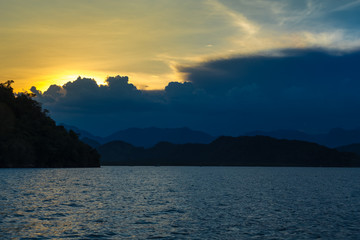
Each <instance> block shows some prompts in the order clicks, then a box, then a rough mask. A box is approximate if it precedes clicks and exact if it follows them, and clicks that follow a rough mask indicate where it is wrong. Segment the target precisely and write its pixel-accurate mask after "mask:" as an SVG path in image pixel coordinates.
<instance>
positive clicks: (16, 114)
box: [0, 80, 99, 167]
mask: <svg viewBox="0 0 360 240" xmlns="http://www.w3.org/2000/svg"><path fill="white" fill-rule="evenodd" d="M13 83H14V81H12V80H9V81H7V82H5V83H0V167H96V166H99V154H98V153H97V152H96V150H95V149H92V148H91V147H90V146H88V145H87V144H85V143H83V142H81V141H80V140H79V139H78V137H77V135H76V134H75V133H74V132H68V131H66V130H65V128H64V127H62V126H56V123H55V121H54V120H52V119H51V118H50V116H49V112H48V111H47V110H43V109H42V107H41V104H40V103H39V102H37V101H35V100H34V99H32V98H33V97H34V96H35V95H34V94H29V93H27V92H24V93H19V94H14V92H13V88H12V87H11V84H13Z"/></svg>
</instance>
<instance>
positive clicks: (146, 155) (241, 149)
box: [98, 136, 360, 167]
mask: <svg viewBox="0 0 360 240" xmlns="http://www.w3.org/2000/svg"><path fill="white" fill-rule="evenodd" d="M98 151H99V153H100V155H101V163H102V165H133V166H148V165H153V166H302V167H359V166H360V157H359V156H358V155H356V154H354V153H342V152H338V151H337V150H335V149H330V148H327V147H324V146H321V145H318V144H316V143H309V142H304V141H297V140H279V139H275V138H271V137H264V136H256V137H248V136H243V137H237V138H236V137H220V138H218V139H216V140H215V141H213V142H211V143H210V144H190V143H189V144H172V143H168V142H161V143H158V144H156V145H155V146H154V147H152V148H148V149H145V148H143V147H134V146H132V145H131V144H128V143H125V142H122V141H113V142H109V143H106V144H104V145H102V146H100V147H99V148H98Z"/></svg>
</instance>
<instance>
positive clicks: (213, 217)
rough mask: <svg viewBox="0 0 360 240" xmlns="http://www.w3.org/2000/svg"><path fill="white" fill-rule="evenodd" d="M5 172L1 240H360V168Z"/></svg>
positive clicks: (0, 209) (0, 210)
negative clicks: (319, 239)
mask: <svg viewBox="0 0 360 240" xmlns="http://www.w3.org/2000/svg"><path fill="white" fill-rule="evenodd" d="M0 171H1V173H0V187H1V196H0V239H57V238H59V239H318V238H321V239H360V227H359V222H360V169H337V168H242V167H233V168H229V167H156V168H155V167H103V168H100V169H0Z"/></svg>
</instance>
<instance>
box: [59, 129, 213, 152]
mask: <svg viewBox="0 0 360 240" xmlns="http://www.w3.org/2000/svg"><path fill="white" fill-rule="evenodd" d="M62 125H63V126H64V127H65V128H67V129H69V130H73V131H74V132H76V133H77V134H78V135H79V136H80V139H81V140H82V141H84V142H86V143H88V144H89V145H91V146H92V147H98V146H99V144H105V143H108V142H112V141H124V142H127V143H130V144H132V145H134V146H137V147H145V148H149V147H153V146H155V145H156V144H157V143H159V142H171V143H174V144H185V143H210V142H211V141H213V140H214V139H215V137H213V136H211V135H209V134H207V133H205V132H201V131H195V130H192V129H189V128H185V127H184V128H156V127H151V128H128V129H125V130H120V131H117V132H115V133H113V134H111V135H109V136H107V137H98V136H94V135H92V134H91V133H89V132H87V131H85V130H81V129H79V128H77V127H74V126H70V125H66V124H62Z"/></svg>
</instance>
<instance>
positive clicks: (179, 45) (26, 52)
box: [0, 0, 360, 134]
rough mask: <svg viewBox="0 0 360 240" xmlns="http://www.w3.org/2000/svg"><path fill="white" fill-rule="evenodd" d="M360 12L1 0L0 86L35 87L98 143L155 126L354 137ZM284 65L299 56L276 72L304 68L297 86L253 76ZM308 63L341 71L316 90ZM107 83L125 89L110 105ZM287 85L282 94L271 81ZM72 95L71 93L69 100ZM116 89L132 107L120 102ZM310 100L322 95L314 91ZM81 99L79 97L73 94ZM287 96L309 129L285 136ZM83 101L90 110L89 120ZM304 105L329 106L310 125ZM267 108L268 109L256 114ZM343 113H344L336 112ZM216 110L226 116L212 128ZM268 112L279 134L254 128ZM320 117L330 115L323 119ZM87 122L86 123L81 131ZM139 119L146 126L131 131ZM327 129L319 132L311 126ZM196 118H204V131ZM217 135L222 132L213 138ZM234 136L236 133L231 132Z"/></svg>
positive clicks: (291, 3) (339, 4)
mask: <svg viewBox="0 0 360 240" xmlns="http://www.w3.org/2000/svg"><path fill="white" fill-rule="evenodd" d="M359 13H360V1H358V0H349V1H347V0H344V1H338V0H326V1H316V0H307V1H306V0H301V1H299V0H287V1H281V0H277V1H276V0H273V1H271V0H252V1H248V0H198V1H194V0H171V1H170V0H132V1H125V0H124V1H122V0H101V1H100V0H76V1H74V0H51V1H45V0H0V23H1V24H0V41H1V45H0V81H1V82H4V81H6V80H10V79H12V80H14V81H15V84H14V88H15V91H29V89H30V88H31V87H32V86H35V87H36V89H35V88H33V91H34V92H36V93H37V94H38V99H39V101H42V103H43V104H44V107H46V108H48V109H49V110H50V112H51V114H52V116H53V117H54V118H55V120H57V121H59V122H65V123H69V124H75V125H77V126H79V127H83V128H85V129H87V130H91V129H93V130H94V128H95V126H99V125H103V126H102V127H98V128H97V129H95V130H94V132H96V133H97V134H100V133H105V132H111V131H113V130H119V129H124V128H126V127H146V126H154V125H161V126H163V125H164V126H166V127H178V126H189V127H193V128H197V129H201V130H206V131H210V132H213V133H229V132H231V131H235V132H242V131H246V130H254V129H274V128H281V127H282V126H283V127H285V128H296V129H304V130H314V131H317V130H319V131H320V130H324V129H326V128H330V127H331V126H333V127H335V126H340V127H360V124H359V125H357V126H356V123H357V122H359V120H360V116H359V114H355V113H352V112H353V111H351V110H350V107H355V106H358V104H359V103H360V100H359V99H358V98H357V97H356V94H355V92H354V91H355V90H354V89H356V90H360V89H359V88H358V87H359V86H360V84H359V83H358V81H359V80H360V77H359V74H358V70H356V66H355V65H354V64H352V63H354V62H356V61H357V60H359V57H358V49H359V47H360V28H359V26H360V14H359ZM319 55H321V56H319ZM289 56H298V59H299V63H298V62H296V61H297V60H295V61H294V62H293V61H292V60H290V61H286V64H287V63H289V62H290V63H289V64H290V65H289V66H288V69H295V70H294V71H295V72H296V71H297V70H296V67H295V66H297V67H299V68H302V65H301V64H303V63H305V65H304V66H306V68H302V69H303V70H302V71H303V72H304V74H303V75H302V77H303V79H297V77H298V76H299V75H296V74H293V75H292V74H290V75H289V73H288V72H281V70H280V72H279V69H280V68H281V67H280V65H277V64H275V65H271V64H270V65H271V66H274V71H275V70H276V71H277V74H275V73H273V72H271V73H269V74H266V75H261V74H257V73H259V72H264V73H266V72H267V71H269V69H263V67H264V66H265V65H267V66H270V65H269V61H270V62H274V61H275V62H277V61H278V60H279V59H287V58H289ZM312 56H316V57H315V59H317V61H314V62H313V64H314V65H316V64H318V63H319V61H320V63H323V64H322V65H321V66H322V67H324V68H325V69H323V71H325V70H326V68H328V67H331V66H333V67H334V66H335V68H338V70H339V71H336V72H331V73H330V72H327V73H324V76H323V77H326V78H328V79H327V81H325V80H324V79H319V78H321V74H320V72H316V71H317V70H319V69H318V68H316V67H314V68H313V69H311V66H314V65H306V64H307V63H309V62H311V61H312V60H313V59H314V58H313V57H312ZM295 58H296V57H295ZM264 59H265V60H264ZM290 59H292V58H290ZM307 59H310V60H309V61H307ZM328 59H332V60H329V61H328ZM262 60H264V61H265V62H263V61H262ZM305 60H306V61H305ZM318 60H319V61H318ZM244 62H246V64H244ZM264 64H265V65H264ZM286 64H285V65H286ZM299 64H300V65H301V66H300V65H299ZM244 66H248V67H247V68H245V67H244ZM282 66H284V65H282ZM254 68H256V70H254ZM239 69H241V71H240V70H239ZM309 69H311V70H309ZM333 70H334V69H333ZM314 71H315V75H313V73H314ZM245 73H246V74H245ZM292 73H294V72H292ZM284 74H287V76H285V75H284ZM117 75H120V76H127V77H128V79H126V80H125V78H118V79H122V80H119V81H117V83H118V85H116V84H115V81H114V82H113V83H114V84H113V88H112V90H113V91H114V93H113V97H111V99H110V98H109V97H104V96H105V95H106V96H109V94H106V93H105V92H101V91H103V90H104V89H105V88H107V89H108V90H109V89H110V90H111V86H110V85H109V84H108V83H106V82H105V80H106V79H107V77H108V76H113V77H115V76H117ZM245 75H246V76H245ZM312 75H313V76H314V77H313V76H312ZM78 76H81V77H82V79H89V80H90V79H94V80H95V81H96V82H95V85H97V86H96V87H97V88H96V87H95V85H92V86H93V87H95V88H96V89H99V90H96V91H97V93H96V94H95V93H94V92H91V89H90V90H89V88H86V87H83V86H85V85H86V84H90V85H91V84H92V83H91V81H87V82H86V80H85V81H82V82H81V81H79V82H77V81H76V79H77V78H78ZM241 76H243V77H241ZM244 76H245V77H244ZM251 76H253V77H251ZM268 76H270V77H268ZM334 76H337V78H336V79H335V77H334ZM315 77H316V80H315ZM265 78H267V80H266V81H265V80H264V79H265ZM285 78H287V81H286V84H284V83H283V82H281V81H282V80H281V81H280V80H279V79H285ZM114 79H117V78H114ZM229 79H230V80H231V81H230V80H229ZM304 79H306V81H303V80H304ZM309 79H314V81H312V80H309ZM80 80H81V79H80ZM274 81H275V83H274ZM289 81H290V82H292V83H294V84H289ZM297 81H298V82H297ZM315 81H319V82H316V83H315ZM324 81H325V82H324ZM344 81H346V82H344ZM68 82H70V83H68ZM170 82H173V83H171V84H169V83H170ZM184 82H186V83H185V84H184ZM214 82H216V84H215V85H214V84H213V83H214ZM245 82H246V84H245ZM300 82H301V84H299V83H300ZM66 83H68V84H67V87H66V86H65V85H64V84H66ZM240 83H241V84H240ZM269 83H274V84H269ZM71 84H72V85H71ZM132 84H133V85H132ZM239 84H240V85H239ZM322 84H323V85H322ZM50 85H57V87H58V88H56V87H55V86H53V88H52V90H51V91H47V94H45V93H46V90H47V89H48V88H49V86H50ZM70 85H71V86H72V88H71V86H70ZM100 85H103V86H102V88H101V87H100ZM115 85H116V86H117V87H116V91H115V87H114V86H115ZM120 85H121V86H122V87H121V86H120ZM209 85H211V87H209ZM230 85H231V86H230ZM275 85H276V86H277V88H276V89H277V90H279V91H280V90H281V89H282V90H281V91H280V92H281V94H283V93H284V92H286V91H288V93H287V94H288V95H286V94H285V93H284V94H285V95H281V94H280V95H279V92H276V93H275V91H271V92H272V94H274V96H277V97H278V98H279V99H278V100H274V98H273V97H270V98H271V99H272V100H271V101H269V96H270V95H269V94H268V93H265V90H264V89H266V91H270V90H269V89H272V88H273V87H274V86H275ZM86 86H88V85H86ZM76 87H78V88H76ZM179 87H180V88H182V89H183V88H186V89H188V90H187V91H188V92H187V93H186V94H188V95H186V94H185V95H181V96H179V97H177V98H176V97H174V95H171V94H172V93H170V92H171V89H172V88H175V89H176V91H175V93H176V94H178V92H177V90H179ZM95 88H94V89H95ZM165 88H167V90H166V89H165ZM70 89H73V90H74V89H75V90H74V91H75V92H74V93H73V94H74V95H77V96H78V97H77V98H76V99H77V100H75V98H72V97H71V90H70ZM79 89H81V90H79ZM84 89H85V90H84ZM101 89H102V90H101ZM126 89H132V90H131V91H134V92H136V94H138V95H141V97H138V96H137V95H136V94H135V95H136V96H135V97H134V96H132V95H131V94H130V95H131V96H132V97H128V96H130V95H129V92H127V91H126ZM315 89H316V90H317V91H320V92H321V94H320V95H321V96H319V94H318V93H314V92H312V91H315ZM339 89H340V90H341V91H342V93H339V92H338V91H339ZM149 90H158V91H149ZM76 91H77V92H76ZM89 91H90V92H89ZM94 91H95V90H94ZM104 91H105V90H104ZM291 91H293V92H291ZM54 92H56V94H55V95H56V97H54V96H55V95H54V94H53V93H54ZM84 92H88V95H86V96H85V95H81V94H83V93H84ZM100 92H101V93H100ZM115 92H116V93H115ZM121 92H124V93H123V94H121ZM334 92H336V93H337V94H335V95H334ZM79 93H81V94H79ZM175 93H174V94H175ZM182 93H183V92H182ZM293 93H294V94H293ZM295 93H296V94H299V99H297V103H298V104H299V106H292V107H291V109H293V108H295V110H296V111H297V113H299V114H300V113H301V116H302V117H303V118H306V116H307V117H308V119H303V120H301V121H302V122H299V121H300V120H299V119H298V116H294V115H291V116H288V117H289V119H287V121H286V123H289V122H292V123H293V124H287V125H286V124H283V123H282V122H279V119H280V118H281V119H282V117H283V115H281V117H280V115H279V114H278V113H279V112H281V113H283V112H284V111H287V110H286V109H287V108H290V107H289V106H286V105H284V106H281V104H280V103H283V102H288V99H289V98H294V97H295V98H296V97H297V96H296V94H295ZM300 93H301V94H300ZM352 94H353V95H352ZM45 95H47V96H45ZM110 95H111V94H110ZM118 95H121V97H116V96H118ZM170 95H171V96H170ZM330 96H331V97H330ZM265 97H267V98H265ZM88 98H89V99H90V100H89V99H88ZM118 98H119V99H118ZM280 98H281V99H280ZM318 98H319V99H318ZM49 99H51V100H49ZM79 99H82V100H81V101H80V100H79ZM191 99H192V100H191ZM292 100H293V99H292ZM82 101H83V102H82ZM272 101H274V102H272ZM294 101H295V100H294ZM332 101H333V102H334V103H333V104H332ZM84 102H87V103H89V102H93V104H92V111H89V110H88V109H89V108H90V107H89V106H86V104H85V105H82V104H84ZM139 102H140V103H139ZM314 102H316V104H320V105H321V104H322V103H324V102H327V103H328V104H325V103H324V105H321V106H319V108H321V109H322V110H324V111H325V112H324V113H323V114H322V115H321V116H322V117H323V118H324V119H322V120H321V121H320V120H319V122H317V123H314V122H312V121H310V118H311V117H313V114H320V113H319V111H317V110H316V109H311V108H309V107H306V106H308V105H307V104H309V106H312V107H313V106H314V104H313V103H314ZM235 103H236V104H235ZM270 103H273V104H274V105H273V106H276V109H274V108H272V107H269V106H265V105H266V104H270ZM301 103H304V104H301ZM350 103H351V104H354V106H350V105H351V104H350ZM102 104H107V106H108V107H109V104H110V105H111V106H112V107H109V108H111V109H112V110H111V111H110V110H109V111H108V112H106V111H105V110H102V112H101V114H102V115H101V117H100V116H99V113H100V112H99V111H100V110H99V111H98V112H97V110H96V109H97V107H98V108H99V109H104V106H103V105H102ZM156 104H160V105H156ZM316 104H315V105H316ZM140 105H141V106H142V107H139V106H140ZM155 105H156V106H155ZM345 105H346V106H347V107H346V110H347V111H346V113H344V112H339V111H341V109H344V106H345ZM120 106H123V107H120ZM132 106H133V107H132ZM159 106H160V107H159ZM165 106H166V107H165ZM250 106H251V107H250ZM325 106H326V107H325ZM297 107H299V109H298V108H297ZM348 107H349V108H348ZM205 108H206V109H205ZM94 109H95V110H94ZM105 109H106V108H105ZM164 109H166V110H164ZM184 109H186V110H184ZM199 109H201V111H204V112H203V113H202V115H201V114H200V113H199ZM204 109H205V110H204ZM295 110H294V111H295ZM104 111H105V112H104ZM201 111H200V112H201ZM222 111H225V112H226V113H225V114H224V115H223V116H224V118H223V119H220V118H218V116H219V112H222ZM89 112H91V113H89ZM270 112H273V113H274V115H276V116H279V117H278V118H279V119H278V118H275V119H271V120H269V121H270V122H271V123H277V124H273V125H271V124H270V125H269V126H267V125H266V126H265V125H261V123H260V122H257V123H255V122H256V121H254V120H253V119H259V118H263V117H264V116H265V115H262V114H270ZM192 113H195V114H192ZM330 113H332V114H334V116H332V115H331V116H332V117H331V116H330V115H326V114H330ZM89 114H92V115H91V116H92V117H91V119H92V121H88V120H85V119H89V116H90V115H89ZM198 114H200V115H201V116H200V115H199V116H197V115H198ZM347 114H348V115H347ZM271 115H273V114H271ZM244 116H246V119H244ZM292 117H294V119H295V120H296V122H293V120H292ZM104 118H105V119H106V120H104ZM144 118H145V119H147V122H141V121H140V120H139V119H144ZM329 118H330V119H332V120H331V122H330V123H329V124H328V125H326V126H324V125H323V124H321V123H322V122H323V121H325V119H329ZM179 119H181V121H180V120H179ZM204 119H209V121H205V122H206V123H205V125H206V126H204ZM170 123H171V124H170ZM104 125H106V126H107V127H104ZM219 125H228V128H229V129H225V128H223V129H220V128H215V127H214V126H219ZM235 125H242V126H243V127H236V129H235ZM231 129H232V130H231Z"/></svg>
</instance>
